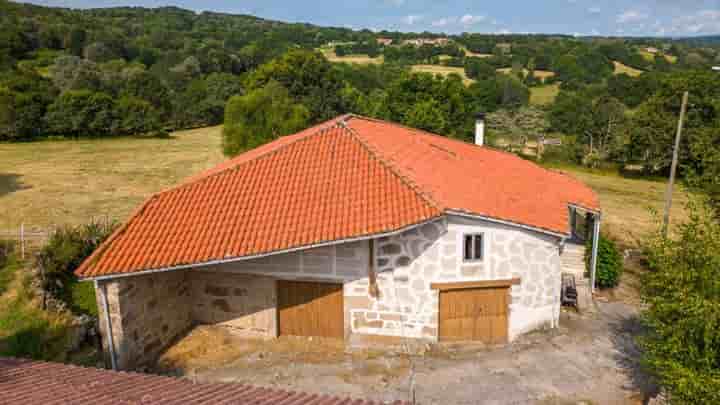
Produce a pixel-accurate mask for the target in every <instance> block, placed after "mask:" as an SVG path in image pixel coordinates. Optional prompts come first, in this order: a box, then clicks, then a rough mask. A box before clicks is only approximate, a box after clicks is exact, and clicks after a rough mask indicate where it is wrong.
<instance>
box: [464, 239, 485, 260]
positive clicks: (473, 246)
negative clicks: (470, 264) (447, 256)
mask: <svg viewBox="0 0 720 405" xmlns="http://www.w3.org/2000/svg"><path fill="white" fill-rule="evenodd" d="M484 251H485V247H484V245H483V234H481V233H476V234H472V235H465V240H464V243H463V259H464V260H465V261H476V260H482V259H483V255H484V253H485V252H484Z"/></svg>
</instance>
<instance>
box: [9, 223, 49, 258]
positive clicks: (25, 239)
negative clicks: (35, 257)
mask: <svg viewBox="0 0 720 405" xmlns="http://www.w3.org/2000/svg"><path fill="white" fill-rule="evenodd" d="M53 231H54V228H38V227H30V226H27V225H25V224H20V226H19V227H18V228H16V229H0V241H3V240H4V241H11V242H15V243H16V244H17V251H18V252H19V253H20V258H21V259H23V260H24V259H25V258H26V257H29V256H30V255H31V254H32V253H34V252H37V251H39V250H40V249H42V247H43V246H45V244H46V243H47V241H48V240H49V239H50V235H52V233H53Z"/></svg>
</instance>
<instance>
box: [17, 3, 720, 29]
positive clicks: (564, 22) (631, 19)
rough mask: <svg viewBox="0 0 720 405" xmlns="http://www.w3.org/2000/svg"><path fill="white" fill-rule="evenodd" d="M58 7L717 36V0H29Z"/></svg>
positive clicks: (399, 25)
mask: <svg viewBox="0 0 720 405" xmlns="http://www.w3.org/2000/svg"><path fill="white" fill-rule="evenodd" d="M31 2H32V3H35V4H42V5H49V6H62V7H110V6H119V5H137V6H146V7H158V6H164V5H174V6H178V7H183V8H187V9H191V10H197V11H201V10H213V11H222V12H228V13H243V14H253V15H257V16H259V17H265V18H272V19H278V20H282V21H301V22H310V23H314V24H319V25H332V26H345V27H349V28H354V29H360V28H370V29H375V30H377V29H391V30H399V31H423V30H428V31H435V32H448V33H460V32H464V31H466V32H486V33H492V32H497V33H526V32H530V33H563V34H579V35H636V36H637V35H658V36H681V35H682V36H685V35H704V34H720V0H633V1H629V0H596V1H591V0H523V1H521V0H501V1H497V0H495V1H487V0H486V1H481V0H434V1H433V0H344V1H343V0H314V1H302V0H235V1H230V0H34V1H31Z"/></svg>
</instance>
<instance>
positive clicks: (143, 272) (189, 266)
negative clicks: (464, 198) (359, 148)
mask: <svg viewBox="0 0 720 405" xmlns="http://www.w3.org/2000/svg"><path fill="white" fill-rule="evenodd" d="M444 217H445V215H444V214H442V213H441V214H440V215H435V216H433V217H431V218H429V219H426V220H423V221H421V222H417V223H414V224H410V225H406V226H403V227H400V228H397V229H395V230H392V231H388V232H381V233H374V234H368V235H363V236H358V237H352V238H344V239H336V240H332V241H325V242H319V243H313V244H310V245H303V246H297V247H293V248H289V249H282V250H275V251H271V252H264V253H259V254H254V255H247V256H237V257H231V258H225V259H216V260H208V261H204V262H198V263H190V264H182V265H177V266H168V267H160V268H157V269H147V270H140V271H133V272H127V273H115V274H103V275H98V276H89V277H82V276H80V281H104V280H110V279H116V278H124V277H133V276H141V275H147V274H155V273H164V272H168V271H175V270H187V269H192V268H197V267H205V266H212V265H218V264H226V263H235V262H241V261H245V260H252V259H259V258H263V257H268V256H275V255H280V254H284V253H292V252H299V251H302V250H307V249H312V248H318V247H323V246H333V245H339V244H342V243H351V242H360V241H364V240H370V239H376V238H382V237H385V236H393V235H397V234H399V233H402V232H405V231H407V230H410V229H413V228H417V227H420V226H423V225H425V224H427V223H430V222H435V221H438V220H440V219H442V218H444Z"/></svg>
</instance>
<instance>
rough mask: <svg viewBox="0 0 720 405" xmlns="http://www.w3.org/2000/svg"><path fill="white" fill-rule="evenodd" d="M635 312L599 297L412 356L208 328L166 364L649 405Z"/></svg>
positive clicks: (315, 383) (317, 387)
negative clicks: (514, 330)
mask: <svg viewBox="0 0 720 405" xmlns="http://www.w3.org/2000/svg"><path fill="white" fill-rule="evenodd" d="M636 314H637V311H636V310H635V309H634V308H633V307H632V306H629V305H626V304H623V303H620V302H615V303H598V304H597V312H596V313H594V314H588V315H582V316H581V315H578V314H575V313H574V312H572V311H566V312H563V314H562V319H561V327H560V328H558V329H556V330H552V331H547V332H535V333H531V334H528V335H525V336H523V337H521V338H519V339H518V340H517V341H516V342H514V343H513V344H511V345H508V346H505V347H500V348H491V349H488V348H482V347H468V346H459V347H457V346H456V347H449V346H442V345H441V346H439V347H431V348H428V350H427V351H425V353H424V354H423V355H415V356H407V355H405V354H404V353H403V352H402V351H401V350H399V349H398V350H388V349H383V350H379V349H364V350H348V349H345V348H343V347H342V346H341V345H338V344H332V343H327V342H322V341H318V340H317V339H315V340H314V341H310V340H308V339H301V340H300V339H298V340H288V339H278V340H273V341H256V340H255V341H253V340H248V339H240V338H236V337H231V336H229V335H228V334H227V332H224V331H222V330H221V328H218V327H205V329H200V328H199V329H196V330H195V331H193V332H192V333H191V334H189V335H188V337H186V338H185V339H183V340H182V341H180V342H179V343H178V344H177V345H176V346H174V347H173V348H171V349H170V350H169V351H168V352H167V353H166V355H165V356H164V357H163V359H161V361H160V364H161V370H163V371H164V372H166V373H177V374H180V375H184V376H187V377H191V378H194V379H196V380H198V381H226V382H229V381H234V382H246V383H252V384H257V385H265V386H280V387H284V388H291V389H298V390H302V391H309V392H325V393H333V394H340V395H349V396H353V397H363V398H369V399H379V400H392V399H406V400H407V399H412V395H413V394H412V393H413V392H414V396H415V400H416V401H417V402H418V403H421V404H477V403H486V404H526V403H540V404H575V403H586V404H642V403H644V400H645V399H647V397H648V396H649V395H650V394H652V393H653V392H654V389H653V387H652V385H650V384H649V383H648V381H647V378H646V377H645V376H644V375H643V374H642V373H641V372H640V371H639V370H638V366H637V358H638V352H637V349H636V347H635V345H634V343H633V342H634V335H636V334H637V332H638V330H639V327H638V323H637V318H636ZM213 328H214V329H213ZM411 387H412V388H411ZM413 388H414V389H413Z"/></svg>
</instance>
